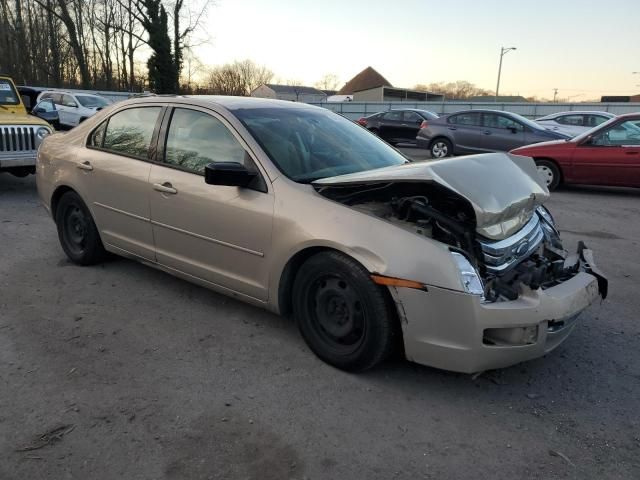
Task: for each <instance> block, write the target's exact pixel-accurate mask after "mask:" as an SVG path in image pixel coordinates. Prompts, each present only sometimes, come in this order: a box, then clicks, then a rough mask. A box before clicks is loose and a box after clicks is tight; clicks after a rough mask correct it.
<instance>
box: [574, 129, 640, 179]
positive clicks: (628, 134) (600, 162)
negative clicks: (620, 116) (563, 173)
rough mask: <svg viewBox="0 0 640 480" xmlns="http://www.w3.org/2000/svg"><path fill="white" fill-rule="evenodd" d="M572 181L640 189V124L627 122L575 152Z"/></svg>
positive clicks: (593, 138) (608, 130) (605, 131)
mask: <svg viewBox="0 0 640 480" xmlns="http://www.w3.org/2000/svg"><path fill="white" fill-rule="evenodd" d="M571 174H572V175H571V177H572V179H571V181H572V182H574V183H589V184H594V185H598V184H601V185H620V186H635V187H637V186H640V120H626V121H623V122H619V123H616V124H614V125H611V126H609V127H607V128H605V129H604V130H602V131H600V132H598V133H595V134H594V135H593V136H592V137H591V139H590V140H589V141H587V142H586V143H583V144H582V145H578V146H577V147H576V148H575V149H574V153H573V160H572V164H571Z"/></svg>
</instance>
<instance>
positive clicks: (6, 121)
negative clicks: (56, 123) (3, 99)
mask: <svg viewBox="0 0 640 480" xmlns="http://www.w3.org/2000/svg"><path fill="white" fill-rule="evenodd" d="M0 125H42V126H45V127H48V126H49V124H48V123H47V122H45V121H44V120H42V119H40V118H38V117H35V116H33V115H28V114H26V113H10V112H5V111H3V110H2V109H0Z"/></svg>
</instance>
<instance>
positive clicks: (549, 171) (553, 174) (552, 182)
mask: <svg viewBox="0 0 640 480" xmlns="http://www.w3.org/2000/svg"><path fill="white" fill-rule="evenodd" d="M536 167H537V168H538V175H540V178H541V179H542V181H543V182H544V183H545V184H546V185H547V188H548V189H549V190H550V191H551V190H555V189H556V188H557V187H558V185H560V169H558V166H557V165H556V164H555V163H554V162H552V161H551V160H545V159H536Z"/></svg>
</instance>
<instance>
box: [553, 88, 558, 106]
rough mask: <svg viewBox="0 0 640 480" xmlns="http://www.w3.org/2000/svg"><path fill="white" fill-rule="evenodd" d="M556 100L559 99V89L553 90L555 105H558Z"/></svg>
mask: <svg viewBox="0 0 640 480" xmlns="http://www.w3.org/2000/svg"><path fill="white" fill-rule="evenodd" d="M556 98H558V89H557V88H554V89H553V103H556Z"/></svg>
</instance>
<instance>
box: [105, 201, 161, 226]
mask: <svg viewBox="0 0 640 480" xmlns="http://www.w3.org/2000/svg"><path fill="white" fill-rule="evenodd" d="M93 204H94V205H96V206H98V207H101V208H104V209H106V210H111V211H112V212H116V213H121V214H123V215H126V216H127V217H131V218H135V219H136V220H142V221H143V222H148V221H150V219H149V218H146V217H141V216H140V215H136V214H135V213H130V212H125V211H124V210H120V209H119V208H115V207H110V206H109V205H105V204H104V203H100V202H93Z"/></svg>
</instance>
